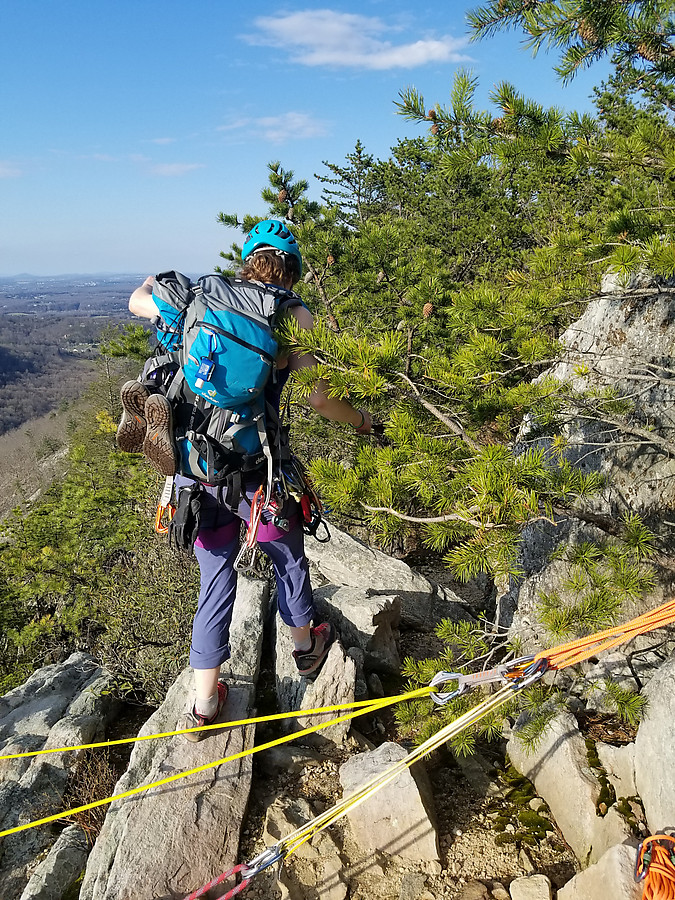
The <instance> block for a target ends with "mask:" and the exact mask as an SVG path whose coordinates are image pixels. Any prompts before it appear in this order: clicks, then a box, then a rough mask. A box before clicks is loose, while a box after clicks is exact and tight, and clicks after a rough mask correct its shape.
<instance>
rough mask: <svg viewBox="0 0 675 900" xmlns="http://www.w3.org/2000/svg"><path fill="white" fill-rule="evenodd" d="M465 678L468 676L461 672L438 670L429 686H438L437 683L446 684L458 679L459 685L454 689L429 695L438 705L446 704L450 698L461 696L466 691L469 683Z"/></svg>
mask: <svg viewBox="0 0 675 900" xmlns="http://www.w3.org/2000/svg"><path fill="white" fill-rule="evenodd" d="M465 678H466V676H465V675H463V674H462V673H461V672H437V673H436V675H434V677H433V678H432V679H431V681H430V682H429V687H436V685H437V684H445V683H446V681H456V682H457V687H456V689H455V690H454V691H447V692H445V693H433V694H429V696H430V697H431V699H432V700H433V701H434V703H436V704H438V706H445V704H446V703H449V702H450V700H454V699H455V697H461V696H462V694H463V693H464V691H466V690H468V687H469V685H468V684H467V683H466V680H465Z"/></svg>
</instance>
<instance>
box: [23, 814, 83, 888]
mask: <svg viewBox="0 0 675 900" xmlns="http://www.w3.org/2000/svg"><path fill="white" fill-rule="evenodd" d="M88 853H89V847H88V845H87V836H86V834H85V833H84V831H83V830H82V829H81V828H80V827H79V825H69V826H68V828H66V829H64V830H63V831H62V832H61V834H60V836H59V838H58V840H57V841H56V843H55V844H54V846H53V847H52V848H51V850H50V851H49V853H48V854H47V858H46V859H44V860H43V861H42V862H41V863H40V864H39V865H38V866H37V868H36V869H35V870H34V871H33V874H32V875H31V877H30V880H29V881H28V884H27V885H26V888H25V890H24V892H23V894H21V898H20V900H62V898H63V897H64V895H65V894H67V893H68V891H70V890H71V888H73V887H74V885H75V884H76V882H77V881H78V879H79V877H80V875H81V874H82V873H83V872H84V867H85V866H86V864H87V854H88Z"/></svg>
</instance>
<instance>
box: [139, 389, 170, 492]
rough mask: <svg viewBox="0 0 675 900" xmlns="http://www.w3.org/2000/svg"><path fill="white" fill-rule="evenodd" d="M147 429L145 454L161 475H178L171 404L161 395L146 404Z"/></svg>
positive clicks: (152, 397) (144, 441)
mask: <svg viewBox="0 0 675 900" xmlns="http://www.w3.org/2000/svg"><path fill="white" fill-rule="evenodd" d="M145 418H146V421H147V429H146V432H145V439H144V440H143V453H144V454H145V455H146V456H147V458H148V459H149V460H150V462H151V463H152V465H153V466H154V467H155V469H157V471H158V472H159V473H160V474H161V475H175V474H176V451H175V449H174V446H173V416H172V413H171V404H170V403H169V401H168V400H167V399H166V397H163V396H162V395H161V394H152V395H151V396H150V397H149V398H148V400H147V402H146V404H145Z"/></svg>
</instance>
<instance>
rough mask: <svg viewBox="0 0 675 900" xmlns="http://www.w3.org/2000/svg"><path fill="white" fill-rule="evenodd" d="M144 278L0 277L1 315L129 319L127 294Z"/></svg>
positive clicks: (123, 276)
mask: <svg viewBox="0 0 675 900" xmlns="http://www.w3.org/2000/svg"><path fill="white" fill-rule="evenodd" d="M144 278H145V276H144V275H134V274H123V275H119V274H117V275H53V276H44V275H41V276H37V275H28V274H21V275H14V276H11V277H7V276H5V277H0V314H3V313H4V314H12V313H13V314H17V313H23V314H26V313H30V314H32V315H36V316H40V317H41V316H55V315H66V316H72V315H75V316H79V317H85V318H88V317H91V316H106V317H111V318H115V319H128V318H129V311H128V308H127V303H128V300H129V294H130V293H131V292H132V291H133V289H134V288H135V287H137V286H138V285H139V284H140V283H141V282H142V281H143V279H144Z"/></svg>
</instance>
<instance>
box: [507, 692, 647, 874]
mask: <svg viewBox="0 0 675 900" xmlns="http://www.w3.org/2000/svg"><path fill="white" fill-rule="evenodd" d="M522 724H524V717H522V716H521V718H519V720H518V721H517V722H516V727H515V734H514V736H513V737H512V738H511V739H510V740H509V742H508V746H507V753H508V755H509V758H510V759H511V762H512V763H513V765H514V766H515V767H516V769H518V771H519V772H521V773H522V774H523V775H525V777H526V778H529V780H530V781H532V782H533V784H534V786H535V788H536V790H537V794H539V796H540V797H543V799H544V800H545V801H546V803H547V804H548V806H549V808H550V810H551V813H552V815H553V818H554V819H555V821H556V823H557V825H558V827H559V828H560V830H561V831H562V833H563V835H564V837H565V840H566V841H567V843H568V844H569V845H570V847H571V848H572V850H573V851H574V854H575V855H576V857H577V859H578V860H579V861H580V862H581V864H582V865H589V864H590V863H593V862H596V861H597V860H598V859H600V857H601V856H602V854H603V853H604V852H605V851H606V850H608V849H609V847H612V846H614V844H617V843H619V842H621V841H623V840H625V839H626V838H629V837H630V836H631V831H630V828H629V826H628V824H627V823H626V821H625V820H624V819H623V817H622V816H621V815H620V814H619V813H618V811H617V810H616V808H615V807H614V806H611V807H610V808H609V809H608V811H607V814H606V815H605V816H600V815H599V814H598V809H597V804H598V799H599V796H600V790H601V786H600V784H599V782H598V779H597V778H596V776H595V774H594V773H593V770H592V769H591V767H590V765H589V761H588V751H587V748H586V744H585V741H584V739H583V738H582V736H581V733H580V732H579V727H578V725H577V723H576V719H574V717H573V716H571V715H570V714H569V713H568V712H565V711H562V710H561V711H560V712H558V713H556V715H555V716H554V718H553V719H552V720H551V721H550V722H549V723H548V725H547V727H546V730H545V731H544V733H543V735H542V737H541V740H540V741H539V743H538V744H537V745H536V747H534V748H527V747H525V745H524V744H523V743H522V742H521V741H520V740H519V739H518V728H519V727H520V726H521V725H522ZM528 750H529V752H528Z"/></svg>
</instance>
